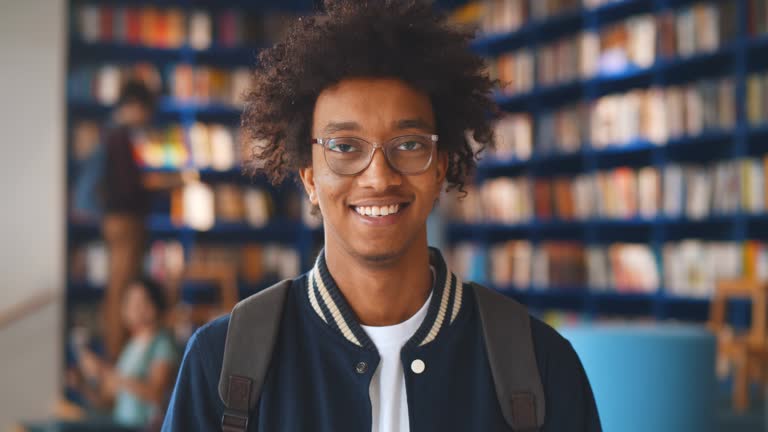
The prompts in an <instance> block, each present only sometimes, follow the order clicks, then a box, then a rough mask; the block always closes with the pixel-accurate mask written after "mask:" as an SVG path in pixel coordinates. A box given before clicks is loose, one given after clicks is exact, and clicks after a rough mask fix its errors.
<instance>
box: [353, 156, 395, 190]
mask: <svg viewBox="0 0 768 432" xmlns="http://www.w3.org/2000/svg"><path fill="white" fill-rule="evenodd" d="M358 182H359V184H360V186H363V187H366V188H370V189H373V190H374V191H376V192H384V191H386V190H387V189H389V188H390V187H392V186H399V185H400V184H402V182H403V178H402V175H401V174H400V173H399V172H397V171H395V170H394V169H392V167H391V166H389V162H387V157H386V156H385V155H384V149H383V148H381V147H379V148H377V149H375V150H374V151H373V159H371V163H370V164H369V165H368V167H367V168H366V169H365V170H363V172H361V173H360V174H358Z"/></svg>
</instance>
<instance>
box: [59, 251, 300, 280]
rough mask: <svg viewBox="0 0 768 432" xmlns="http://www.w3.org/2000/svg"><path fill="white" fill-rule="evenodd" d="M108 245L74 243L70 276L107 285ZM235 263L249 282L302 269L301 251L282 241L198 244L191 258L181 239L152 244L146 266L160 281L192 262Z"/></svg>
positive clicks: (290, 274) (178, 274)
mask: <svg viewBox="0 0 768 432" xmlns="http://www.w3.org/2000/svg"><path fill="white" fill-rule="evenodd" d="M108 253H109V251H108V248H107V246H106V244H105V243H104V242H103V241H92V242H88V243H81V244H78V245H76V246H74V247H73V248H72V249H71V250H70V252H69V280H70V282H73V283H79V284H88V285H89V286H91V287H93V288H95V289H103V288H104V286H105V285H106V283H107V280H108V274H109V273H108V271H109V268H108V267H109V261H108V255H107V254H108ZM216 263H221V264H226V265H231V266H234V268H235V269H236V271H237V274H238V279H239V280H241V281H243V282H245V283H246V284H257V283H260V282H262V281H264V280H280V279H287V278H293V277H296V275H298V274H299V272H300V257H299V252H298V251H297V250H296V249H295V248H294V247H291V246H289V245H285V244H278V243H253V242H249V243H243V244H236V245H233V244H215V243H204V244H196V245H195V246H194V247H193V249H192V250H191V251H190V254H189V258H188V259H186V258H185V255H184V248H183V246H182V244H181V243H180V242H179V241H178V240H155V241H153V242H152V244H151V245H150V247H149V250H148V253H147V255H146V257H145V259H144V263H143V268H144V270H145V272H146V273H147V274H148V275H150V276H151V277H152V278H153V279H155V280H158V281H174V280H179V279H180V278H181V277H182V276H183V271H184V269H185V267H186V266H188V265H189V264H216Z"/></svg>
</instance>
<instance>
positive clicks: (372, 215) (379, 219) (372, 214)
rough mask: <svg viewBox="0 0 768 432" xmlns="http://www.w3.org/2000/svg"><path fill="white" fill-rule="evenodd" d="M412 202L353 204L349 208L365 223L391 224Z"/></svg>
mask: <svg viewBox="0 0 768 432" xmlns="http://www.w3.org/2000/svg"><path fill="white" fill-rule="evenodd" d="M410 204H411V203H408V202H404V203H392V204H383V205H352V206H349V208H350V210H352V211H353V212H355V214H356V215H357V216H358V217H359V218H360V219H361V220H362V221H363V222H365V223H368V224H371V225H391V224H393V223H396V222H397V221H398V220H399V219H400V217H401V216H402V214H403V212H405V210H406V209H407V208H408V206H410Z"/></svg>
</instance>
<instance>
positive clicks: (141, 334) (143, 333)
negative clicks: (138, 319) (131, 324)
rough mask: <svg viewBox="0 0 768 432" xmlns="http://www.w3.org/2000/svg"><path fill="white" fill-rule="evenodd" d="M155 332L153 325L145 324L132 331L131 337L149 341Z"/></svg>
mask: <svg viewBox="0 0 768 432" xmlns="http://www.w3.org/2000/svg"><path fill="white" fill-rule="evenodd" d="M156 332H157V326H156V325H153V324H146V325H142V326H139V327H136V329H135V330H134V331H133V337H134V338H136V339H151V338H152V337H153V336H154V335H155V333H156Z"/></svg>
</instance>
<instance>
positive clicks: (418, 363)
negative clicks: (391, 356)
mask: <svg viewBox="0 0 768 432" xmlns="http://www.w3.org/2000/svg"><path fill="white" fill-rule="evenodd" d="M426 368H427V365H426V364H424V361H423V360H420V359H416V360H414V361H413V362H411V370H412V371H413V373H415V374H420V373H422V372H424V369H426Z"/></svg>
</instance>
